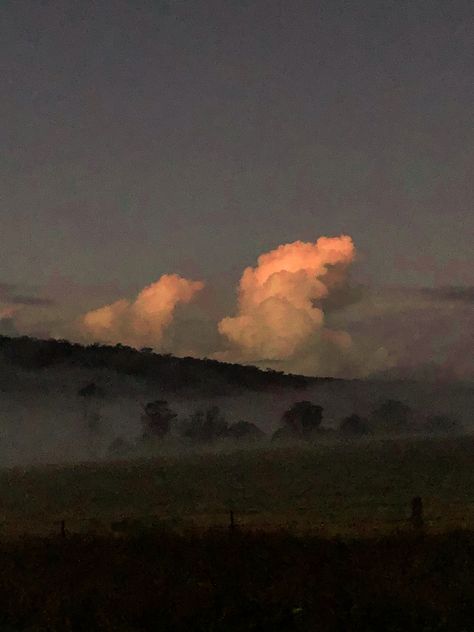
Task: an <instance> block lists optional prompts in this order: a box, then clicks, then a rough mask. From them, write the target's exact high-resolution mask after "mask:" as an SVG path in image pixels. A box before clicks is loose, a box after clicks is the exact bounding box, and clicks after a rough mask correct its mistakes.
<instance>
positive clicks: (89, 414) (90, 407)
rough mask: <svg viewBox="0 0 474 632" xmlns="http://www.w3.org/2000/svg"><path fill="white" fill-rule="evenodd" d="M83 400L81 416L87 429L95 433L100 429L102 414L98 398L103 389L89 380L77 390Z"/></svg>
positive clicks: (100, 396)
mask: <svg viewBox="0 0 474 632" xmlns="http://www.w3.org/2000/svg"><path fill="white" fill-rule="evenodd" d="M77 395H78V397H80V398H81V399H82V401H83V416H84V420H85V423H86V426H87V429H88V431H89V432H90V433H91V434H92V435H96V434H97V433H98V432H99V431H100V426H101V421H102V416H101V414H100V400H101V399H102V398H103V397H104V391H103V390H102V389H101V388H99V387H98V386H97V384H96V383H95V382H89V383H88V384H86V385H85V386H83V387H82V388H80V389H79V390H78V391H77Z"/></svg>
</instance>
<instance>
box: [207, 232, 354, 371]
mask: <svg viewBox="0 0 474 632" xmlns="http://www.w3.org/2000/svg"><path fill="white" fill-rule="evenodd" d="M354 258H355V247H354V244H353V242H352V239H351V238H350V237H349V236H347V235H341V236H340V237H320V238H319V239H318V240H317V241H316V243H305V242H301V241H296V242H293V243H290V244H284V245H281V246H278V248H276V249H275V250H272V251H271V252H268V253H265V254H263V255H260V257H259V258H258V261H257V265H256V266H255V268H252V267H248V268H246V269H245V271H244V273H243V275H242V278H241V279H240V284H239V301H238V313H237V315H236V316H233V317H227V318H224V319H222V320H221V321H220V323H219V325H218V328H219V332H220V333H221V334H222V335H224V336H226V337H227V338H228V340H229V341H230V342H231V344H232V346H233V347H234V348H236V349H238V350H239V352H240V353H241V354H243V355H244V356H248V357H252V358H255V359H259V358H261V359H262V360H263V359H268V360H281V359H285V358H290V357H292V356H294V355H295V354H296V353H298V352H299V351H301V350H303V349H304V347H305V345H307V344H308V343H309V342H310V341H313V339H314V337H315V335H316V334H319V333H321V331H322V329H323V326H324V313H323V310H322V309H321V307H320V306H319V305H317V303H318V302H319V301H322V300H323V299H324V298H326V297H327V296H328V294H329V292H330V291H331V288H332V287H334V286H337V285H338V284H339V283H340V282H341V281H342V280H343V279H344V278H345V275H346V271H347V268H348V267H349V266H350V264H351V263H352V262H353V261H354ZM332 339H333V342H334V344H336V345H339V346H342V347H344V348H347V346H348V345H350V337H349V336H348V334H345V333H344V332H341V333H338V334H334V336H332Z"/></svg>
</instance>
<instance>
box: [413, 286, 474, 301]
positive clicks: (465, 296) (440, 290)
mask: <svg viewBox="0 0 474 632" xmlns="http://www.w3.org/2000/svg"><path fill="white" fill-rule="evenodd" d="M419 291H420V293H421V294H422V295H423V296H426V297H427V298H431V299H434V300H436V301H456V302H461V303H474V286H464V287H463V286H459V285H452V286H444V287H436V288H421V289H420V290H419Z"/></svg>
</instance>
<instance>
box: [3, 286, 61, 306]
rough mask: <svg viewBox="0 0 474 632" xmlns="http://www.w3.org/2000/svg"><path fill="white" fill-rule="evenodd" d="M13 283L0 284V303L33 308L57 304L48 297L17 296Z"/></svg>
mask: <svg viewBox="0 0 474 632" xmlns="http://www.w3.org/2000/svg"><path fill="white" fill-rule="evenodd" d="M16 288H17V286H16V285H14V284H13V283H0V303H8V305H28V306H31V307H51V306H53V305H54V304H55V302H54V301H53V300H52V299H50V298H46V297H41V296H35V295H30V294H17V293H16Z"/></svg>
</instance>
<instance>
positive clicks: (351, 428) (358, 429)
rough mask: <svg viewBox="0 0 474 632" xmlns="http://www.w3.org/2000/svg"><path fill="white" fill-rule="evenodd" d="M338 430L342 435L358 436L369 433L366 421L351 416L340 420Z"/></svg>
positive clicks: (357, 416) (354, 415)
mask: <svg viewBox="0 0 474 632" xmlns="http://www.w3.org/2000/svg"><path fill="white" fill-rule="evenodd" d="M339 430H340V431H341V432H343V433H344V434H348V435H355V436H360V435H364V434H367V433H368V432H369V426H368V423H367V420H366V419H363V418H362V417H359V415H356V414H352V415H349V417H345V418H344V419H343V420H342V422H341V425H340V426H339Z"/></svg>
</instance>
